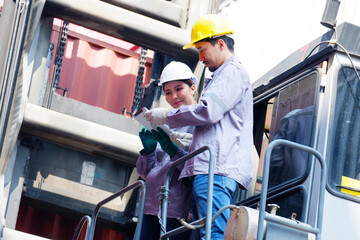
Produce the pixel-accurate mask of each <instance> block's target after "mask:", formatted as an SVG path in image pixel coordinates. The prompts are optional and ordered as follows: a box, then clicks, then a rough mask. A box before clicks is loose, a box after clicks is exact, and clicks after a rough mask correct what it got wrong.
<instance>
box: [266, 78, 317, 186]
mask: <svg viewBox="0 0 360 240" xmlns="http://www.w3.org/2000/svg"><path fill="white" fill-rule="evenodd" d="M317 76H318V75H317V73H316V72H313V73H311V74H308V75H306V76H304V77H303V78H302V79H300V80H299V81H297V82H295V83H293V84H291V85H289V86H287V87H285V88H283V89H282V90H280V91H279V94H278V95H277V96H276V97H275V99H274V106H273V112H272V121H271V127H270V141H272V140H275V139H286V140H289V141H293V142H296V143H300V144H304V145H307V146H310V145H311V135H312V125H313V120H314V99H315V89H316V82H317V81H316V79H317ZM308 158H309V157H308V154H307V153H305V152H303V151H299V150H296V149H291V148H288V147H284V146H278V147H276V148H275V149H274V150H273V153H272V156H271V161H270V178H269V187H272V186H276V185H279V184H283V183H286V182H289V181H290V180H295V179H298V178H300V177H302V176H304V175H305V172H306V169H307V166H308V164H307V162H308Z"/></svg>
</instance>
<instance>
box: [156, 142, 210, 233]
mask: <svg viewBox="0 0 360 240" xmlns="http://www.w3.org/2000/svg"><path fill="white" fill-rule="evenodd" d="M206 150H208V151H209V174H208V176H209V181H208V193H207V205H206V224H205V239H206V240H210V237H211V219H212V202H213V201H212V200H213V185H214V160H213V155H214V154H213V149H212V147H211V146H209V145H205V146H203V147H201V148H199V149H197V150H195V151H193V152H191V153H189V154H187V155H185V156H183V157H181V158H179V159H178V160H176V161H175V162H174V163H173V164H172V165H171V166H170V168H169V169H168V171H167V174H166V179H165V184H164V186H163V188H162V190H163V199H162V208H161V220H162V226H163V227H162V228H161V233H160V239H162V238H161V237H162V236H163V235H164V234H165V231H166V220H167V209H168V196H169V195H168V191H169V185H170V180H171V177H172V174H173V172H174V169H175V168H176V167H177V166H178V165H179V164H181V163H183V162H185V161H187V160H189V159H190V158H193V157H194V156H196V155H198V154H200V153H202V152H204V151H206Z"/></svg>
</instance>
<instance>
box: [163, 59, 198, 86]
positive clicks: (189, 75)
mask: <svg viewBox="0 0 360 240" xmlns="http://www.w3.org/2000/svg"><path fill="white" fill-rule="evenodd" d="M188 79H189V80H191V81H192V82H193V83H194V85H196V83H197V79H196V77H195V75H194V74H193V72H192V71H191V69H190V68H189V67H188V66H187V65H186V64H184V63H182V62H175V61H172V62H171V63H169V64H168V65H166V67H165V68H164V70H163V71H162V73H161V76H160V83H159V86H162V85H163V84H164V83H167V82H170V81H176V80H188Z"/></svg>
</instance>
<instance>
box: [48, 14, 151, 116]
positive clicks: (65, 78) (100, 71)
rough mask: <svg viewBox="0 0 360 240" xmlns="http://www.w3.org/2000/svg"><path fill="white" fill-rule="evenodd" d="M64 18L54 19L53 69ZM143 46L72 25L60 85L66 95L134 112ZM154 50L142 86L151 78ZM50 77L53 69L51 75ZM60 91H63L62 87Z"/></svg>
mask: <svg viewBox="0 0 360 240" xmlns="http://www.w3.org/2000/svg"><path fill="white" fill-rule="evenodd" d="M61 25H62V21H61V20H59V19H54V24H53V32H52V34H51V40H50V41H51V42H52V43H53V44H54V45H55V48H54V56H53V60H52V65H51V67H50V69H53V64H54V58H55V54H56V49H57V43H58V38H59V31H60V27H61ZM140 52H141V47H139V46H136V45H134V44H132V43H128V42H125V41H123V40H120V39H116V38H114V37H110V36H107V35H105V34H102V33H99V32H95V31H93V30H90V29H86V28H84V27H81V26H78V25H75V24H71V23H70V24H69V28H68V38H67V42H66V46H65V52H64V56H63V62H62V67H61V75H60V82H59V87H61V88H66V89H67V93H66V97H68V98H72V99H75V100H78V101H80V102H83V103H87V104H90V105H93V106H96V107H99V108H103V109H105V110H108V111H111V112H115V113H119V114H123V113H124V110H125V109H126V111H127V112H130V111H131V107H132V103H133V98H134V91H135V86H136V78H137V75H138V70H139V59H140ZM153 55H154V54H153V52H152V51H151V50H148V51H147V60H146V65H145V71H144V75H143V86H144V85H146V84H148V83H149V81H150V74H151V65H152V59H153ZM49 77H51V71H50V75H49ZM57 93H59V94H63V91H62V90H58V91H57Z"/></svg>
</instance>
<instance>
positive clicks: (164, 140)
mask: <svg viewBox="0 0 360 240" xmlns="http://www.w3.org/2000/svg"><path fill="white" fill-rule="evenodd" d="M151 133H152V134H153V135H154V137H155V138H156V140H157V141H158V142H159V143H160V146H161V149H162V150H163V151H164V152H166V153H167V154H168V155H169V156H170V157H173V156H174V155H175V153H176V151H177V149H178V146H177V145H176V144H175V143H173V142H172V141H171V139H170V137H169V136H168V135H167V134H166V133H165V132H164V131H163V130H162V129H161V128H159V127H157V128H156V131H155V130H151Z"/></svg>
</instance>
